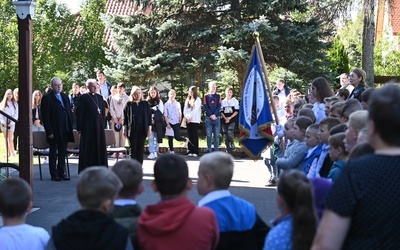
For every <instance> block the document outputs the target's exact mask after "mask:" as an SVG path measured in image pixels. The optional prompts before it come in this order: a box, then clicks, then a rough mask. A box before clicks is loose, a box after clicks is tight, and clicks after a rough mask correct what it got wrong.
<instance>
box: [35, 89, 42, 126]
mask: <svg viewBox="0 0 400 250" xmlns="http://www.w3.org/2000/svg"><path fill="white" fill-rule="evenodd" d="M41 102H42V92H40V90H35V91H33V93H32V120H33V127H32V131H44V127H43V124H42V114H41V110H40V104H41Z"/></svg>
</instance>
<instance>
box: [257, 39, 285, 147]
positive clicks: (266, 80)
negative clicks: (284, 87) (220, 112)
mask: <svg viewBox="0 0 400 250" xmlns="http://www.w3.org/2000/svg"><path fill="white" fill-rule="evenodd" d="M254 36H255V39H256V47H257V53H258V57H259V58H260V60H261V67H262V69H263V72H264V79H265V83H266V84H267V90H268V95H269V98H270V101H271V105H272V110H273V113H274V117H275V123H276V125H279V118H278V113H277V111H276V106H275V102H274V99H273V95H272V90H271V87H270V85H269V80H268V71H267V66H266V65H265V61H264V55H263V53H262V49H261V44H260V38H259V37H260V35H259V33H258V32H254ZM279 142H280V145H281V150H282V153H284V152H285V147H284V143H283V140H282V138H280V139H279Z"/></svg>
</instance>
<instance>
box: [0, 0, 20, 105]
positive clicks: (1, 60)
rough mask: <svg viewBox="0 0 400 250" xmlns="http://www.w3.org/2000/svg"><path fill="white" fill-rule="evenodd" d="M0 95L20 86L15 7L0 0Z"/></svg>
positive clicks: (6, 1)
mask: <svg viewBox="0 0 400 250" xmlns="http://www.w3.org/2000/svg"><path fill="white" fill-rule="evenodd" d="M0 27H1V32H0V51H1V56H0V82H1V84H0V96H1V98H3V95H4V93H5V91H6V90H7V89H13V88H16V87H17V86H18V23H17V15H16V13H15V7H14V6H12V5H11V3H10V1H8V0H0Z"/></svg>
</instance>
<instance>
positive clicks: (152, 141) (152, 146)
mask: <svg viewBox="0 0 400 250" xmlns="http://www.w3.org/2000/svg"><path fill="white" fill-rule="evenodd" d="M149 152H150V153H154V152H158V142H157V132H155V131H152V132H151V135H150V137H149Z"/></svg>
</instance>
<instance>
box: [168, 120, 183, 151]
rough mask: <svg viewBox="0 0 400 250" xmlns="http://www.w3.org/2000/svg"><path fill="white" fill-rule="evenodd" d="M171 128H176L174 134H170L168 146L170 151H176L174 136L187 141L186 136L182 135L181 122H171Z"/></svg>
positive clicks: (176, 138)
mask: <svg viewBox="0 0 400 250" xmlns="http://www.w3.org/2000/svg"><path fill="white" fill-rule="evenodd" d="M170 126H171V128H172V129H173V130H174V136H168V146H169V151H174V138H175V140H177V141H186V139H185V138H183V137H181V124H180V123H177V124H170Z"/></svg>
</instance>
